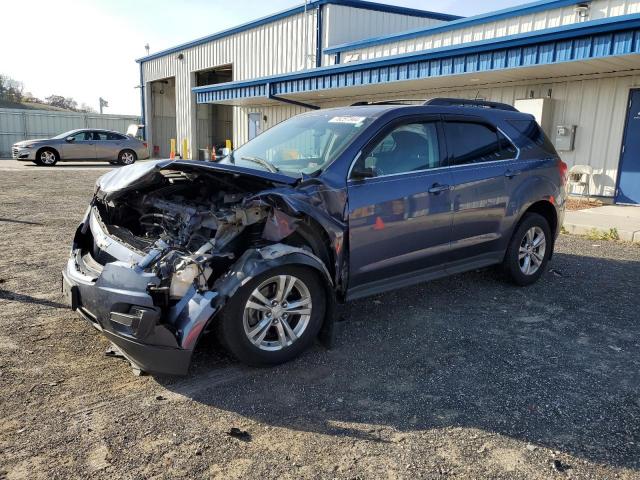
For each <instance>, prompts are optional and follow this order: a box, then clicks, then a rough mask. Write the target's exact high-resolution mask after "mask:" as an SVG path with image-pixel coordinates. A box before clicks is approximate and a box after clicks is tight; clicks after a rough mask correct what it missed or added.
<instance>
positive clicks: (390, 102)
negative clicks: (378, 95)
mask: <svg viewBox="0 0 640 480" xmlns="http://www.w3.org/2000/svg"><path fill="white" fill-rule="evenodd" d="M426 101H428V100H425V99H424V98H396V99H393V100H379V101H377V102H367V101H363V102H355V103H352V104H351V106H352V107H361V106H363V105H412V104H417V105H424V104H425V102H426Z"/></svg>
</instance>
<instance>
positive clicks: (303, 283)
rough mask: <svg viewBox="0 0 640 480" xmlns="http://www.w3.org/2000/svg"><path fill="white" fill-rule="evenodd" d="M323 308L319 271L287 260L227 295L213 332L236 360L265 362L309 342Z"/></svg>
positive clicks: (272, 362)
mask: <svg viewBox="0 0 640 480" xmlns="http://www.w3.org/2000/svg"><path fill="white" fill-rule="evenodd" d="M325 310H326V293H325V290H324V286H323V284H322V283H321V281H320V278H319V276H318V274H317V273H316V272H315V271H314V270H312V269H310V268H308V267H303V266H297V265H287V266H283V267H278V268H274V269H271V270H269V271H267V272H264V273H262V274H260V275H258V276H257V277H256V278H254V279H252V280H251V281H250V282H248V283H247V284H246V285H243V286H242V287H240V288H239V289H238V290H237V291H236V293H235V294H234V295H233V296H232V297H231V298H230V299H229V301H228V302H227V304H226V306H225V307H224V310H223V312H222V314H221V316H220V318H219V319H218V324H217V327H218V328H217V330H218V338H219V340H220V341H221V343H222V344H223V345H224V347H225V348H226V349H227V350H228V351H229V352H230V353H231V354H232V355H233V356H234V357H236V358H237V359H238V360H240V361H241V362H243V363H246V364H248V365H253V366H266V365H277V364H280V363H284V362H288V361H289V360H292V359H294V358H295V357H297V356H298V355H300V354H301V353H302V352H303V351H305V350H306V349H307V348H309V347H310V346H311V344H312V343H313V341H314V339H315V338H316V336H317V335H318V332H319V331H320V327H321V326H322V322H323V319H324V314H325Z"/></svg>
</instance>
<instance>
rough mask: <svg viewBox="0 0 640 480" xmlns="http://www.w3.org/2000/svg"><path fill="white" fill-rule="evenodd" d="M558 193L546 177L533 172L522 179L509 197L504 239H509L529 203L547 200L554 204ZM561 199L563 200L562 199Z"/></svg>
mask: <svg viewBox="0 0 640 480" xmlns="http://www.w3.org/2000/svg"><path fill="white" fill-rule="evenodd" d="M560 195H561V192H560V191H559V190H558V188H557V187H556V186H555V185H554V184H553V183H552V182H551V181H550V180H549V179H548V178H545V177H542V176H538V175H535V174H534V175H530V176H529V177H528V178H526V179H524V181H522V182H521V183H520V184H519V185H518V186H517V188H516V189H514V191H513V192H512V193H511V196H510V199H509V205H508V206H507V212H506V213H507V215H506V216H505V222H508V224H507V229H506V231H507V232H508V235H505V236H504V238H505V241H507V242H508V241H509V240H510V239H511V235H512V234H513V231H514V230H515V228H516V226H517V225H518V224H519V223H520V220H522V216H523V215H524V214H525V212H526V211H527V210H528V209H529V207H531V205H533V204H534V203H536V202H539V201H548V202H550V203H552V204H556V203H558V200H559V199H560ZM552 199H553V200H552ZM562 201H563V202H564V200H562Z"/></svg>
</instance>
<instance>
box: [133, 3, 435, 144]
mask: <svg viewBox="0 0 640 480" xmlns="http://www.w3.org/2000/svg"><path fill="white" fill-rule="evenodd" d="M323 8H324V10H323V42H324V43H323V44H324V46H325V47H326V46H327V45H335V44H337V43H341V42H346V41H353V40H359V39H362V38H366V37H369V36H372V35H379V34H387V33H393V32H398V31H402V30H406V29H410V28H417V27H420V26H429V25H436V24H439V23H442V21H440V20H433V19H429V18H421V17H411V16H407V15H401V14H395V13H384V12H378V11H370V10H365V9H360V8H353V7H344V6H339V5H331V4H330V5H325V6H324V7H323ZM316 19H317V9H316V8H310V9H309V10H308V11H307V13H306V16H305V14H304V13H300V14H298V15H293V16H290V17H287V18H283V19H279V20H276V21H274V22H272V23H269V24H266V25H262V26H259V27H256V28H253V29H250V30H246V31H243V32H240V33H237V34H234V35H230V36H228V37H224V38H221V39H218V40H214V41H212V42H209V43H206V44H202V45H197V46H194V47H190V48H187V49H185V50H183V51H182V52H181V53H182V54H183V55H184V58H183V59H182V60H178V58H177V56H178V53H172V54H169V55H166V56H164V57H160V58H155V59H152V60H149V61H147V62H144V63H143V64H142V68H143V75H144V82H145V85H148V83H149V82H152V81H154V80H160V79H165V78H171V77H175V82H176V105H177V109H176V134H177V138H178V140H179V141H181V140H182V139H183V138H186V139H188V140H189V146H190V147H189V148H190V149H191V147H192V145H194V142H196V141H197V130H198V128H197V127H196V123H197V122H196V120H195V117H196V115H195V103H194V100H193V96H192V94H191V88H192V87H194V86H195V83H194V75H193V72H197V71H200V70H205V69H208V68H212V67H215V66H219V65H226V64H232V65H233V80H234V81H239V80H246V79H253V78H259V77H264V76H270V75H278V74H283V73H291V72H297V71H300V70H305V69H308V68H312V67H313V66H315V52H316ZM332 58H333V57H332V56H326V58H325V61H327V60H329V59H331V60H332ZM147 90H148V88H147ZM146 95H147V98H146V105H147V112H146V118H147V128H148V133H149V134H150V135H151V137H152V136H153V130H154V126H153V121H152V119H153V117H152V115H151V114H150V113H151V112H150V111H149V103H150V101H149V100H150V98H149V93H148V92H147V94H146ZM245 123H246V122H245ZM237 125H238V128H242V129H246V125H244V123H242V124H237ZM234 137H235V138H238V139H244V138H246V135H245V134H244V133H242V134H238V133H236V134H234ZM193 156H196V154H195V152H194V155H193Z"/></svg>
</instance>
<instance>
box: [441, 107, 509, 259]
mask: <svg viewBox="0 0 640 480" xmlns="http://www.w3.org/2000/svg"><path fill="white" fill-rule="evenodd" d="M444 130H445V135H446V138H447V145H448V150H449V153H450V159H449V161H450V164H451V175H452V179H453V180H452V182H453V190H452V192H451V198H452V204H453V226H452V230H451V257H450V258H451V261H452V264H451V265H450V267H449V270H450V271H456V270H457V269H458V268H457V267H461V268H460V269H464V267H465V266H466V267H467V268H468V265H466V264H467V263H468V262H471V261H477V262H478V263H487V262H489V263H490V262H491V261H495V260H496V259H497V258H498V256H499V255H501V244H500V239H501V236H502V230H503V228H502V227H503V224H504V219H505V215H506V210H507V206H508V202H509V194H508V191H510V190H511V188H510V185H509V183H508V182H510V181H511V179H512V178H513V175H517V173H518V172H517V169H515V168H514V161H515V158H516V157H517V149H516V148H515V147H514V146H513V145H512V144H511V142H509V141H508V140H507V139H506V137H505V136H504V134H502V132H500V131H499V130H497V129H496V128H495V127H494V126H493V125H491V124H490V123H487V122H484V121H483V120H482V119H480V118H478V117H464V116H446V117H445V123H444Z"/></svg>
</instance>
